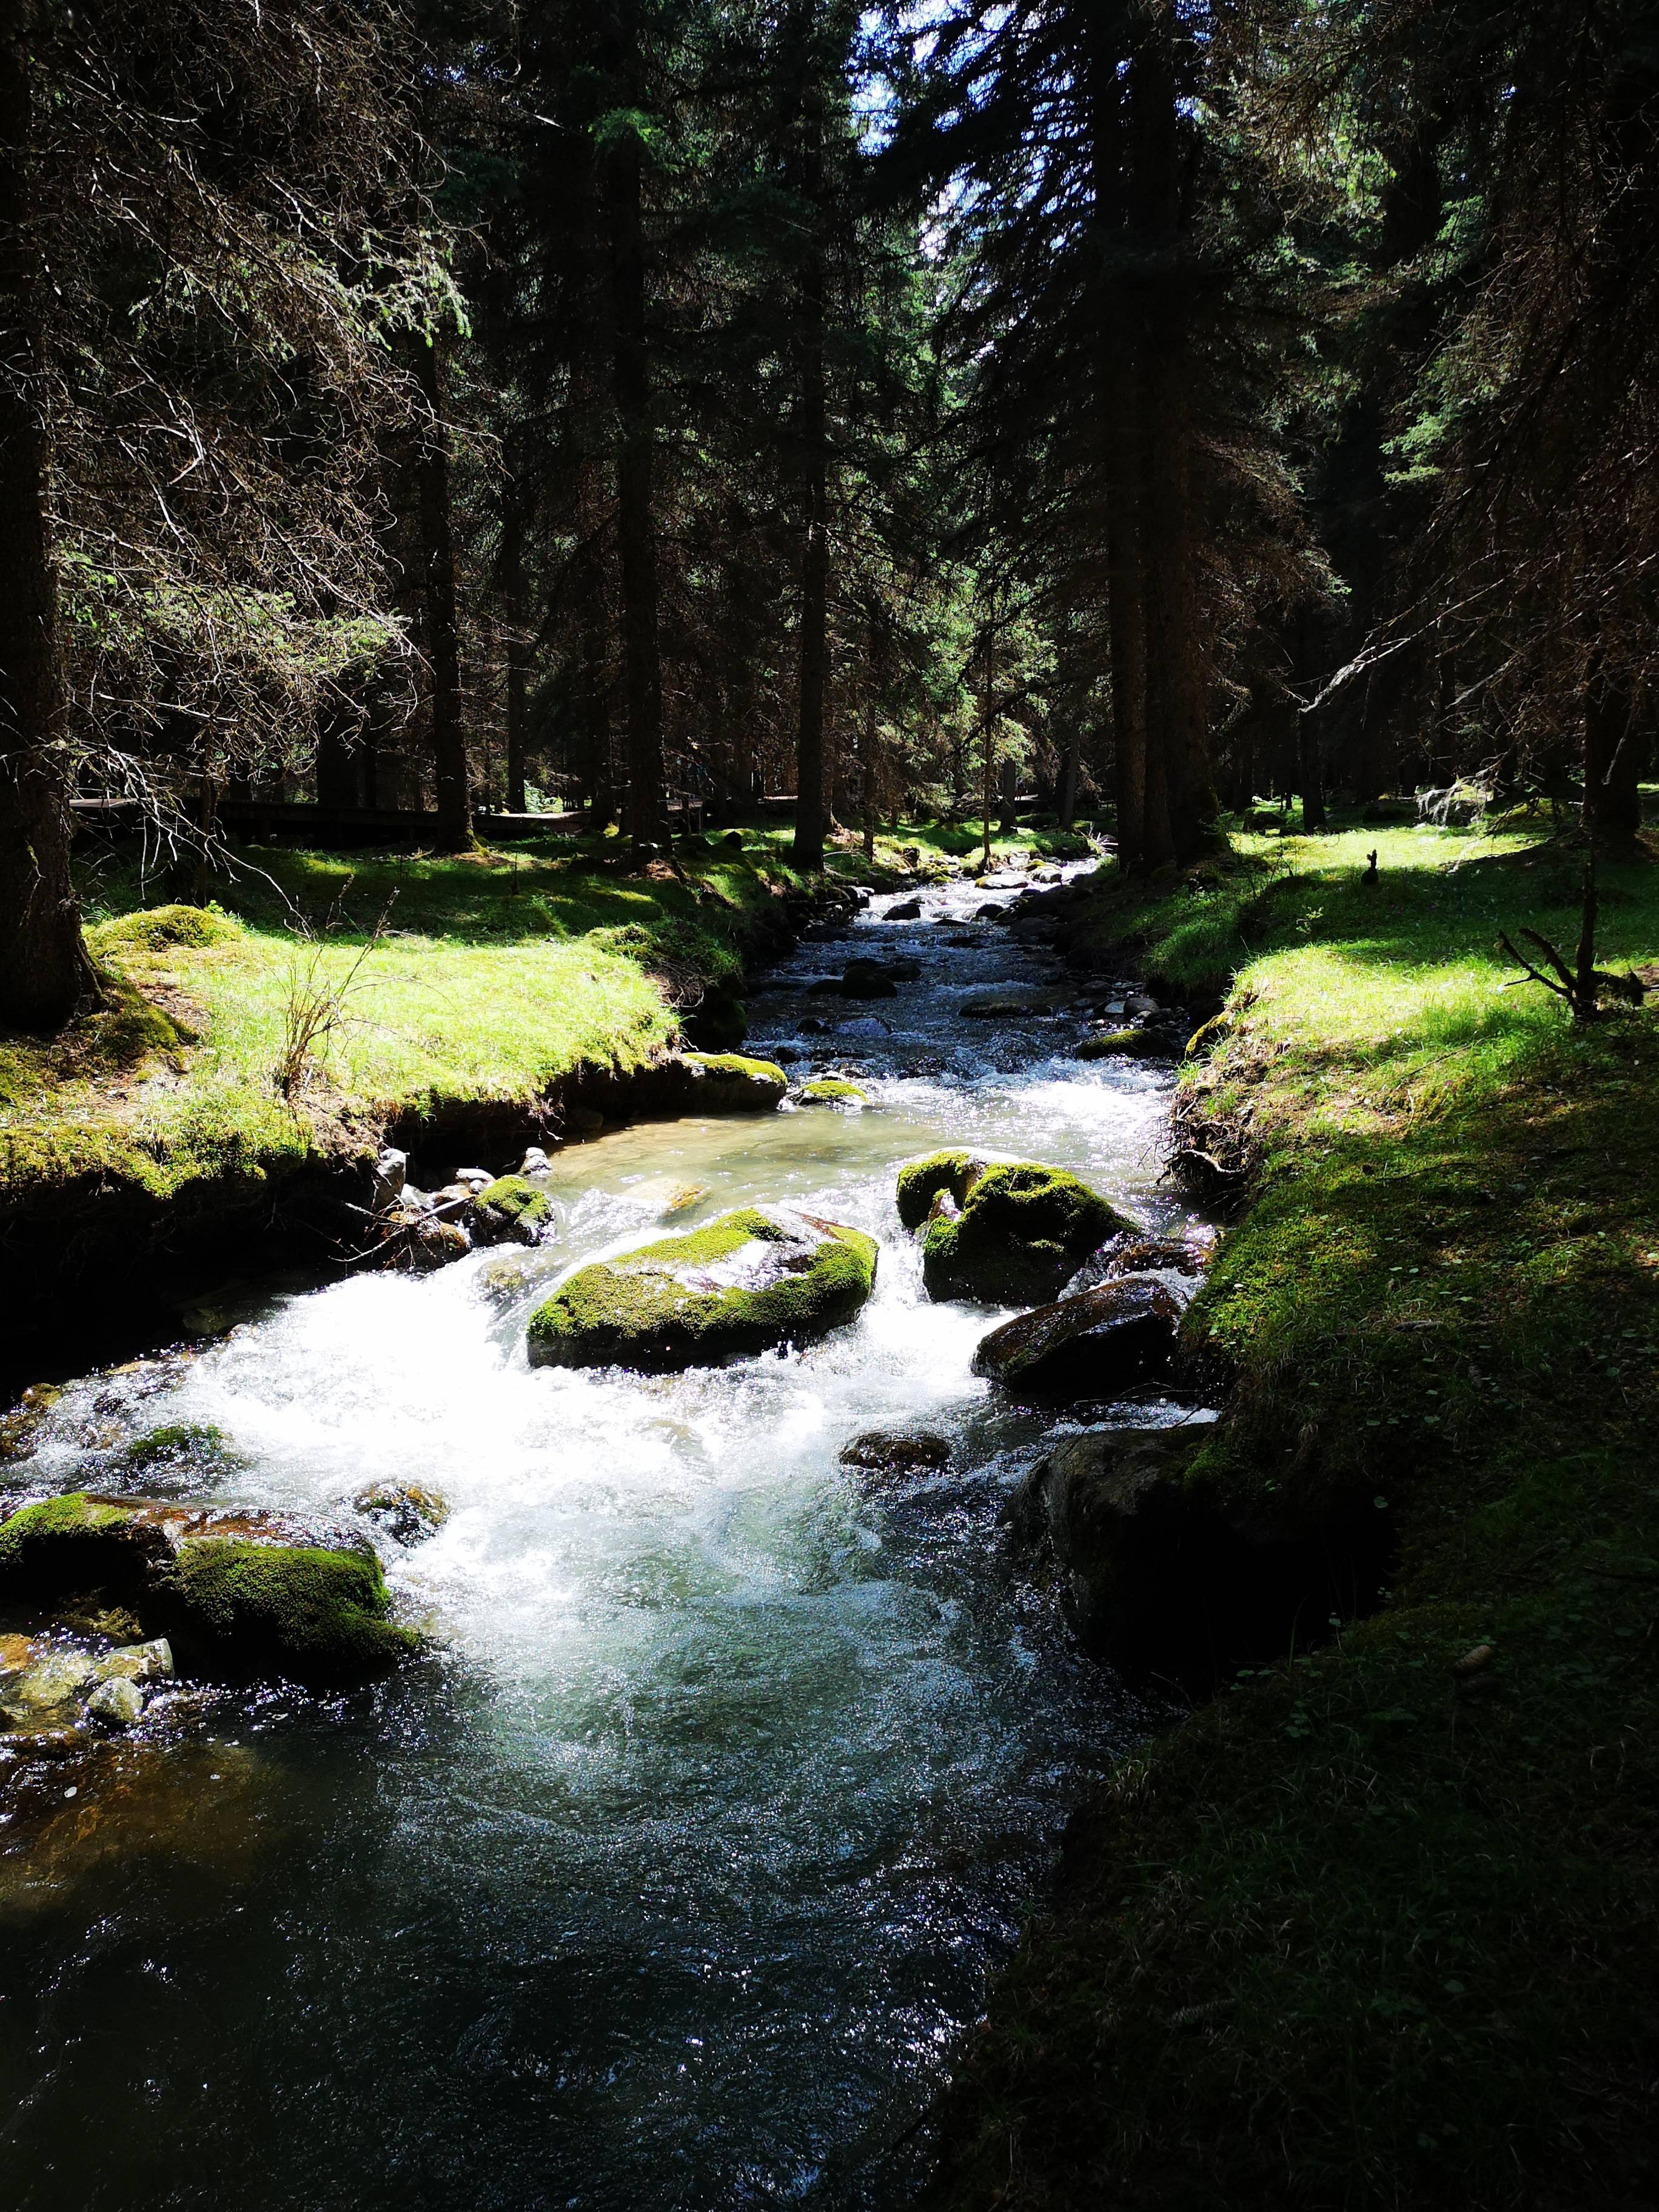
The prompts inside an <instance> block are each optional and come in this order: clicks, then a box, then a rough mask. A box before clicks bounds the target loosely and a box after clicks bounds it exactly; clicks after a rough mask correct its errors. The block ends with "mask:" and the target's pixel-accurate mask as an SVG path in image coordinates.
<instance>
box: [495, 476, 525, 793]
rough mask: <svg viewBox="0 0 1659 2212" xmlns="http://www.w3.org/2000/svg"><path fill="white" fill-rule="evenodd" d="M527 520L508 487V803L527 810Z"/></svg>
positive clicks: (504, 548) (516, 493) (504, 561)
mask: <svg viewBox="0 0 1659 2212" xmlns="http://www.w3.org/2000/svg"><path fill="white" fill-rule="evenodd" d="M524 537H525V520H524V506H523V500H522V495H521V493H520V488H519V485H518V484H517V483H516V482H515V483H510V484H509V485H508V487H507V513H506V516H505V518H504V521H503V527H502V533H501V596H502V599H503V601H504V603H505V605H504V611H505V613H506V616H507V811H508V812H509V813H510V814H522V813H523V812H524V811H525V788H524V756H525V739H526V734H527V732H526V720H527V718H528V714H529V703H530V639H529V636H528V635H527V632H528V629H529V623H530V609H529V605H528V601H527V597H526V589H525V571H524Z"/></svg>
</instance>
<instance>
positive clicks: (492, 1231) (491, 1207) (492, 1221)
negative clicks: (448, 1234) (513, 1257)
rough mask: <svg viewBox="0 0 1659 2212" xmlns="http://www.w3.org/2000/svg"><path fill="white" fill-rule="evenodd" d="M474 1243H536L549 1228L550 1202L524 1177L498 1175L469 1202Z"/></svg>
mask: <svg viewBox="0 0 1659 2212" xmlns="http://www.w3.org/2000/svg"><path fill="white" fill-rule="evenodd" d="M471 1226H472V1241H473V1243H475V1244H505V1243H517V1244H539V1243H541V1241H542V1239H543V1238H544V1237H545V1236H546V1235H547V1234H548V1232H549V1231H550V1229H551V1228H552V1226H553V1201H552V1200H551V1199H550V1197H549V1196H548V1194H547V1193H546V1192H545V1191H544V1190H543V1189H542V1188H539V1186H538V1184H536V1183H533V1182H532V1181H531V1180H530V1178H529V1176H522V1175H511V1176H497V1177H496V1179H495V1182H489V1183H486V1184H485V1185H484V1187H483V1189H482V1190H480V1191H479V1192H477V1194H476V1195H475V1196H474V1198H473V1201H472V1224H471Z"/></svg>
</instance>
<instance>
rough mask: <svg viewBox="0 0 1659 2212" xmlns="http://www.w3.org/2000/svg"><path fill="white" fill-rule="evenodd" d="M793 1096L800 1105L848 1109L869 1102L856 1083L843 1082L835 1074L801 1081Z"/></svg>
mask: <svg viewBox="0 0 1659 2212" xmlns="http://www.w3.org/2000/svg"><path fill="white" fill-rule="evenodd" d="M795 1098H796V1103H797V1104H798V1105H801V1106H838V1107H841V1108H842V1109H848V1110H857V1109H860V1108H862V1107H865V1106H867V1105H868V1104H869V1103H870V1101H869V1098H868V1097H867V1096H866V1093H865V1092H864V1091H860V1089H859V1086H858V1085H857V1084H856V1083H848V1082H845V1081H843V1080H842V1078H841V1077H840V1076H836V1075H820V1076H817V1077H816V1078H815V1079H813V1080H812V1081H811V1083H803V1084H802V1085H801V1087H800V1089H799V1091H797V1092H796V1094H795Z"/></svg>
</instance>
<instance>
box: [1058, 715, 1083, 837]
mask: <svg viewBox="0 0 1659 2212" xmlns="http://www.w3.org/2000/svg"><path fill="white" fill-rule="evenodd" d="M1082 751H1083V731H1082V727H1081V725H1080V724H1079V723H1076V722H1073V724H1072V726H1071V728H1070V729H1069V730H1068V731H1067V732H1066V751H1065V754H1064V757H1062V759H1061V761H1060V808H1059V813H1060V828H1061V829H1070V828H1071V827H1072V825H1073V823H1074V822H1075V821H1076V820H1077V784H1078V769H1079V766H1080V764H1081V755H1082Z"/></svg>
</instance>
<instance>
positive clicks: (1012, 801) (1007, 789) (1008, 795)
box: [997, 760, 1019, 837]
mask: <svg viewBox="0 0 1659 2212" xmlns="http://www.w3.org/2000/svg"><path fill="white" fill-rule="evenodd" d="M1000 783H1001V789H1002V812H1001V814H1000V817H998V823H997V826H998V828H999V829H1000V830H1001V832H1002V834H1003V836H1005V837H1012V836H1013V834H1014V832H1015V830H1016V829H1018V827H1019V805H1018V801H1019V770H1018V768H1017V767H1016V766H1015V764H1014V763H1013V762H1012V761H1011V760H1006V761H1004V763H1002V771H1001V776H1000Z"/></svg>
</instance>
